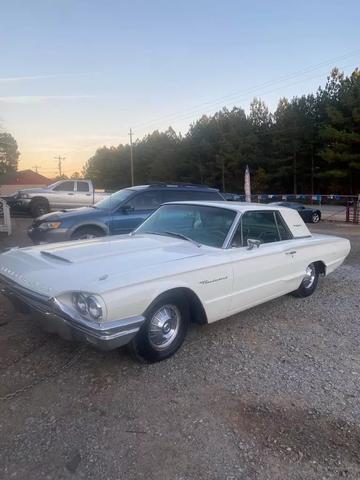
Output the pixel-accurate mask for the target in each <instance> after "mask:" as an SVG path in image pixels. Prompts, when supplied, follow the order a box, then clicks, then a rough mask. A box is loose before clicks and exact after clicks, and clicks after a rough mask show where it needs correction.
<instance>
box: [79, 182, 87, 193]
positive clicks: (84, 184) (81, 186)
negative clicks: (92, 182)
mask: <svg viewBox="0 0 360 480" xmlns="http://www.w3.org/2000/svg"><path fill="white" fill-rule="evenodd" d="M77 191H78V192H88V191H89V184H88V183H87V182H77Z"/></svg>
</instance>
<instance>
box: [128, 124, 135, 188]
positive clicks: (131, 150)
mask: <svg viewBox="0 0 360 480" xmlns="http://www.w3.org/2000/svg"><path fill="white" fill-rule="evenodd" d="M129 136H130V169H131V186H132V187H133V186H134V158H133V142H132V136H133V132H132V130H131V128H130V132H129Z"/></svg>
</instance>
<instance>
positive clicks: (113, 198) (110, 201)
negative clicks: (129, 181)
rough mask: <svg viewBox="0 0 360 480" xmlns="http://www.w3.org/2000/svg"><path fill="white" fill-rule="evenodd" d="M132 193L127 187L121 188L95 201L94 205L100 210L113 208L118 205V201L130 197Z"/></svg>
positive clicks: (120, 201)
mask: <svg viewBox="0 0 360 480" xmlns="http://www.w3.org/2000/svg"><path fill="white" fill-rule="evenodd" d="M133 193H134V191H133V190H130V189H129V188H123V189H122V190H119V191H118V192H115V193H113V194H112V195H109V196H108V197H106V198H104V200H100V202H97V203H96V204H95V207H96V208H100V209H101V210H113V209H114V208H116V207H118V206H119V204H120V203H122V202H124V201H125V200H127V199H128V198H130V197H131V196H132V195H133Z"/></svg>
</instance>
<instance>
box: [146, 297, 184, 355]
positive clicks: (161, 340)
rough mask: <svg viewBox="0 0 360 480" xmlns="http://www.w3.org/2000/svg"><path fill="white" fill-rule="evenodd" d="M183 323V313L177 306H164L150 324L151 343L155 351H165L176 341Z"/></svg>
mask: <svg viewBox="0 0 360 480" xmlns="http://www.w3.org/2000/svg"><path fill="white" fill-rule="evenodd" d="M180 322H181V313H180V311H179V309H178V308H177V307H176V306H175V305H163V306H162V307H160V308H159V310H157V311H156V312H155V313H154V314H153V316H152V317H151V319H150V322H149V329H148V335H149V341H150V344H151V346H152V347H153V348H154V349H155V350H164V349H165V348H167V347H169V345H171V344H172V343H173V341H174V340H175V339H176V337H177V335H178V332H179V329H180Z"/></svg>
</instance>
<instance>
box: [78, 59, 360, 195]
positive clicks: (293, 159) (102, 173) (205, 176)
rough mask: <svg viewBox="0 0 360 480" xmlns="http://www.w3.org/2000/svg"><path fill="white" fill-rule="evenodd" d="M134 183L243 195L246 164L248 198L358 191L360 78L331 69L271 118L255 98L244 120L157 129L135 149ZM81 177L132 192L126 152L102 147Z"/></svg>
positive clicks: (216, 118) (220, 117) (230, 117)
mask: <svg viewBox="0 0 360 480" xmlns="http://www.w3.org/2000/svg"><path fill="white" fill-rule="evenodd" d="M133 157H134V171H135V183H136V184H145V183H149V182H157V181H165V182H169V181H178V182H180V181H181V182H192V183H201V184H208V185H211V186H216V187H218V188H220V189H221V190H222V191H225V192H238V193H241V192H242V191H243V178H244V170H245V167H246V165H249V167H250V170H251V173H252V191H253V193H275V192H276V193H308V194H311V193H322V194H327V193H337V194H356V193H359V191H360V71H359V70H358V69H355V70H354V71H353V73H352V74H351V75H349V76H345V75H344V73H342V72H340V71H339V70H338V69H336V68H334V69H333V70H332V72H331V74H330V75H329V77H328V78H327V82H326V85H325V87H323V88H321V87H320V88H319V89H318V90H317V92H316V93H314V94H308V95H302V96H300V97H294V98H292V99H291V100H288V99H286V98H281V99H280V100H279V103H278V106H277V108H276V111H275V112H274V113H271V112H270V111H269V109H268V107H267V106H266V104H265V103H264V102H263V101H262V100H260V99H257V98H255V99H254V100H253V101H252V103H251V105H250V110H249V113H248V114H246V113H245V111H244V110H243V109H242V108H239V107H234V108H233V109H231V110H229V109H227V108H223V109H222V110H220V111H219V112H217V113H215V114H214V115H211V116H207V115H204V116H202V117H201V118H200V119H199V120H197V121H196V122H195V123H193V124H192V125H190V128H189V131H188V132H187V134H186V135H184V136H182V135H181V134H177V133H176V132H175V131H174V129H173V128H171V127H169V128H168V129H167V130H166V131H164V132H160V131H158V130H156V131H154V132H153V133H151V134H149V135H146V136H145V137H144V138H142V139H140V140H137V141H136V142H135V143H134V144H133ZM83 175H84V176H85V177H89V178H91V179H92V180H93V181H94V182H95V184H96V185H97V186H98V187H102V188H107V189H112V190H114V189H119V188H122V187H125V186H128V185H130V146H129V145H123V144H121V145H119V146H117V147H102V148H99V149H98V150H97V151H96V153H95V154H94V155H93V156H92V157H91V158H90V159H89V160H88V162H87V163H86V165H85V167H84V170H83Z"/></svg>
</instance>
